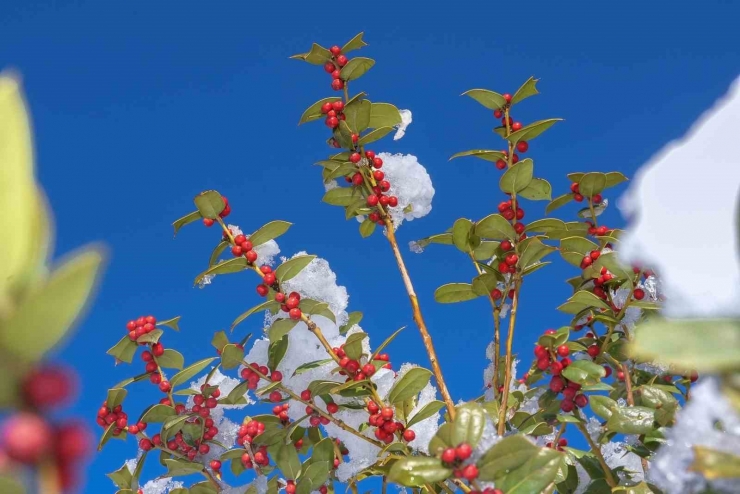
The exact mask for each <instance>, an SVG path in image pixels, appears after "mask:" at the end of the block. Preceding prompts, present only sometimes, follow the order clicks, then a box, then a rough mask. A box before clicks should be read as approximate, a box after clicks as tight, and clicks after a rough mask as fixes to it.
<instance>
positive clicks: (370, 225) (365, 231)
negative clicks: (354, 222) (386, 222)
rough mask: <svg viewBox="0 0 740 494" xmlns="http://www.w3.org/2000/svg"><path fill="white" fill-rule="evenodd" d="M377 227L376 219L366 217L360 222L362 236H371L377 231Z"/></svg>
mask: <svg viewBox="0 0 740 494" xmlns="http://www.w3.org/2000/svg"><path fill="white" fill-rule="evenodd" d="M375 227H376V224H375V222H374V221H370V220H369V219H365V220H364V221H363V222H362V223H360V236H361V237H362V238H367V237H369V236H370V235H372V234H373V232H374V231H375Z"/></svg>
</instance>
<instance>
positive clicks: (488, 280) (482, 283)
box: [473, 272, 503, 297]
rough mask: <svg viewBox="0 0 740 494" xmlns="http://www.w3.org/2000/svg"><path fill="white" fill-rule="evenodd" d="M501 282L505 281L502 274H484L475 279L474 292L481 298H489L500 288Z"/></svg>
mask: <svg viewBox="0 0 740 494" xmlns="http://www.w3.org/2000/svg"><path fill="white" fill-rule="evenodd" d="M499 281H503V277H502V276H501V274H500V273H497V272H494V273H483V274H481V275H478V276H476V277H475V278H473V291H474V292H475V294H476V295H478V296H480V297H487V296H488V294H489V293H491V292H492V291H493V289H494V288H496V287H497V286H498V282H499Z"/></svg>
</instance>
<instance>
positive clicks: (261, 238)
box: [249, 220, 293, 247]
mask: <svg viewBox="0 0 740 494" xmlns="http://www.w3.org/2000/svg"><path fill="white" fill-rule="evenodd" d="M292 225H293V224H292V223H288V222H287V221H281V220H275V221H271V222H269V223H267V224H266V225H264V226H262V227H261V228H259V229H258V230H257V231H256V232H254V233H253V234H251V235H250V236H249V241H250V242H252V246H253V247H257V246H258V245H262V244H264V243H266V242H269V241H270V240H273V239H275V238H278V237H279V236H280V235H282V234H284V233H285V232H287V231H288V229H289V228H290V227H291V226H292Z"/></svg>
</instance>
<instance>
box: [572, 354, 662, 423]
mask: <svg viewBox="0 0 740 494" xmlns="http://www.w3.org/2000/svg"><path fill="white" fill-rule="evenodd" d="M568 367H569V368H570V366H568ZM654 423H655V410H653V409H651V408H647V407H641V406H631V407H618V408H615V409H612V415H611V416H610V417H609V419H608V420H607V421H606V428H607V429H608V430H609V431H611V432H617V433H620V434H647V433H648V432H651V431H652V430H653V429H655V426H654Z"/></svg>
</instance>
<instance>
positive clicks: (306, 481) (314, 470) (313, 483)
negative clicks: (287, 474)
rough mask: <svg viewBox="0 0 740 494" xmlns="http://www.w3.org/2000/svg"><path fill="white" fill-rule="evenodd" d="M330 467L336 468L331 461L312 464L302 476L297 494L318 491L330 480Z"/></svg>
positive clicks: (308, 493)
mask: <svg viewBox="0 0 740 494" xmlns="http://www.w3.org/2000/svg"><path fill="white" fill-rule="evenodd" d="M332 462H333V460H332ZM330 465H331V466H334V465H333V463H330V462H329V461H314V462H311V463H310V464H309V465H308V466H307V467H306V469H305V471H304V472H303V473H302V474H301V479H300V481H299V482H298V485H297V486H296V488H297V489H296V494H310V493H311V492H313V491H314V490H318V488H319V487H321V486H322V485H323V484H324V483H325V482H326V479H328V478H329V470H330Z"/></svg>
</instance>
